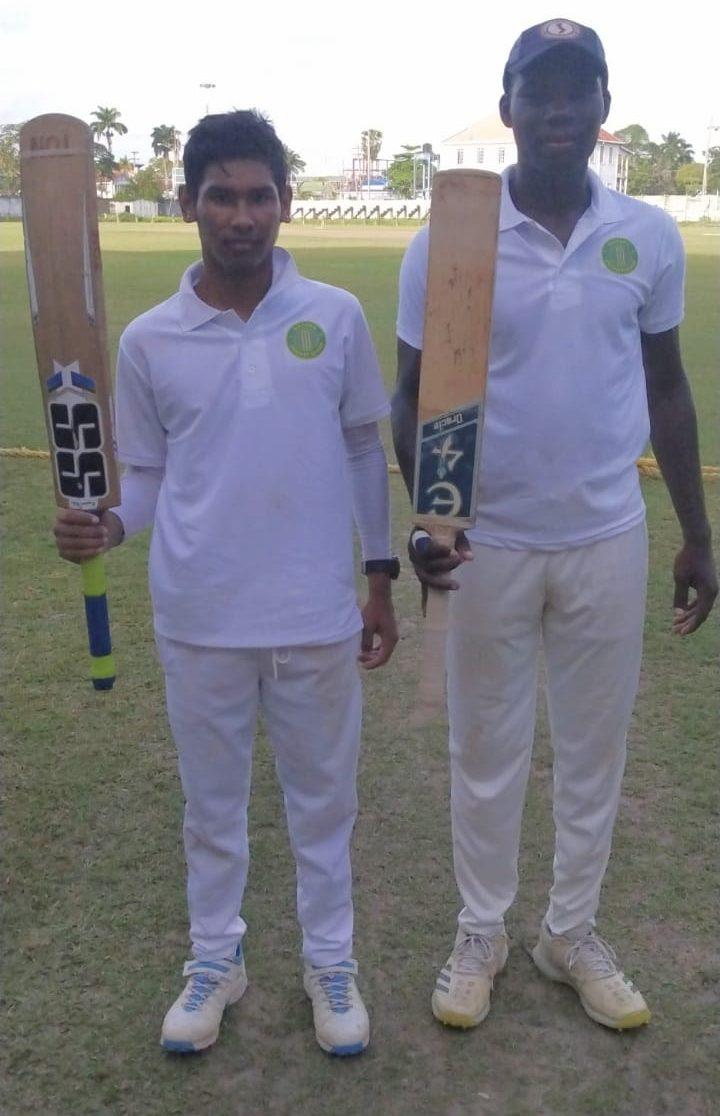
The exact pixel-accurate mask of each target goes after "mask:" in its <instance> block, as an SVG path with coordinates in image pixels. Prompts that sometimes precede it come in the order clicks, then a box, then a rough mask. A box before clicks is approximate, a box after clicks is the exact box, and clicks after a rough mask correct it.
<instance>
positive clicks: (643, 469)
mask: <svg viewBox="0 0 720 1116" xmlns="http://www.w3.org/2000/svg"><path fill="white" fill-rule="evenodd" d="M49 456H50V454H49V453H48V451H47V450H36V449H28V448H27V447H26V446H14V447H13V448H12V449H3V448H2V447H0V457H35V458H48V457H49ZM637 467H638V472H639V473H640V476H641V477H653V478H657V477H660V476H661V475H662V474H661V472H660V468H659V466H658V463H657V461H656V460H655V458H654V457H640V458H638V461H637ZM388 472H389V473H399V472H400V469H399V467H398V466H397V465H388ZM701 472H702V475H703V477H704V479H705V480H717V479H718V477H720V466H718V465H703V466H702V468H701Z"/></svg>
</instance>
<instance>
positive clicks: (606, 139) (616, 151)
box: [438, 115, 629, 194]
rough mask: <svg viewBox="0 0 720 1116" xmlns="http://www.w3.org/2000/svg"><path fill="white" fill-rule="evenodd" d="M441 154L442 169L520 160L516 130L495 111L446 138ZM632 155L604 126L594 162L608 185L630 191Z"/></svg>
mask: <svg viewBox="0 0 720 1116" xmlns="http://www.w3.org/2000/svg"><path fill="white" fill-rule="evenodd" d="M439 154H440V165H439V168H438V169H439V170H450V169H451V168H452V167H460V166H462V167H478V168H479V169H480V170H490V171H496V172H500V171H501V170H502V169H503V168H504V167H506V166H510V164H511V163H515V162H517V148H516V146H515V139H514V137H513V134H512V131H511V130H510V128H506V127H505V125H504V124H503V122H502V121H501V119H500V117H499V116H495V115H493V116H486V117H485V118H484V119H483V120H477V121H476V122H475V123H474V124H471V125H470V126H469V128H464V129H463V131H462V132H457V134H456V135H454V136H449V137H448V138H447V139H446V140H443V142H442V143H441V144H440V151H439ZM628 158H629V153H628V150H627V148H626V147H625V146H624V144H623V141H622V140H621V139H619V138H618V137H617V136H614V135H613V134H612V132H607V131H605V129H604V128H601V129H600V134H599V135H598V141H597V143H596V145H595V150H594V151H593V153H592V157H591V159H590V166H591V167H592V169H593V170H594V171H595V173H596V174H598V175H599V176H600V178H601V180H602V182H603V183H604V184H605V185H606V186H609V187H610V188H611V189H613V190H618V191H620V193H622V194H624V193H626V192H627V175H628Z"/></svg>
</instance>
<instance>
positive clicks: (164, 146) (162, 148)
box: [150, 124, 180, 161]
mask: <svg viewBox="0 0 720 1116" xmlns="http://www.w3.org/2000/svg"><path fill="white" fill-rule="evenodd" d="M150 143H151V145H152V149H153V151H154V153H155V155H156V156H159V155H162V157H163V158H164V159H167V157H168V155H169V154H170V152H171V151H172V153H173V158H174V161H177V152H178V150H179V148H180V133H179V132H178V130H177V128H176V127H175V126H174V124H158V126H157V127H156V128H153V130H152V135H151V136H150Z"/></svg>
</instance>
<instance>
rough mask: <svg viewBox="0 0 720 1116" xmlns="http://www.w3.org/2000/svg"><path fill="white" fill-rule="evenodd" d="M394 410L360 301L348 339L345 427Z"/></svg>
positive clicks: (343, 400)
mask: <svg viewBox="0 0 720 1116" xmlns="http://www.w3.org/2000/svg"><path fill="white" fill-rule="evenodd" d="M389 412H390V404H389V402H388V397H387V392H386V391H385V385H384V384H383V378H382V373H381V372H380V365H379V364H378V358H377V353H376V352H375V346H374V345H373V340H372V337H371V336H370V330H369V329H368V324H367V322H366V321H365V315H364V314H363V312H362V309H361V307H360V303H359V302H355V303H354V306H353V308H352V312H351V319H350V326H349V329H348V334H347V337H346V341H345V380H344V384H343V391H342V398H341V400H340V423H341V425H342V428H343V430H348V429H349V428H350V427H351V426H362V425H364V424H365V423H366V422H376V421H377V420H378V419H381V418H384V417H385V415H387V414H389Z"/></svg>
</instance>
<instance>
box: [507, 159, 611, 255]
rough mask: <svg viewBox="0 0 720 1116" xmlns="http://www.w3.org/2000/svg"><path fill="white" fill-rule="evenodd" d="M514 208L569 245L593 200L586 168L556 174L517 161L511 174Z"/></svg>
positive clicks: (566, 170)
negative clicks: (576, 227) (574, 230)
mask: <svg viewBox="0 0 720 1116" xmlns="http://www.w3.org/2000/svg"><path fill="white" fill-rule="evenodd" d="M510 196H511V197H512V200H513V202H514V203H515V208H516V209H519V210H520V212H521V213H524V214H525V216H526V217H531V218H532V219H533V220H534V221H537V223H538V224H539V225H542V226H543V228H546V229H548V231H549V232H551V233H552V234H553V235H554V236H556V237H557V238H558V240H559V241H560V242H561V243H562V244H563V245H567V242H568V241H569V239H570V237H571V236H572V232H573V229H574V228H575V226H576V224H577V223H578V221H579V220H580V218H581V217H582V215H583V213H584V212H585V210H586V209H587V208H588V206H589V205H590V202H591V198H592V194H591V190H590V180H589V177H588V169H587V167H586V166H585V167H580V168H578V169H577V170H575V169H572V170H568V169H563V171H562V172H560V173H558V174H557V175H551V174H547V173H546V172H545V171H540V170H538V169H537V168H535V167H529V166H527V165H522V164H518V165H517V166H516V167H513V170H512V172H511V175H510Z"/></svg>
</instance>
